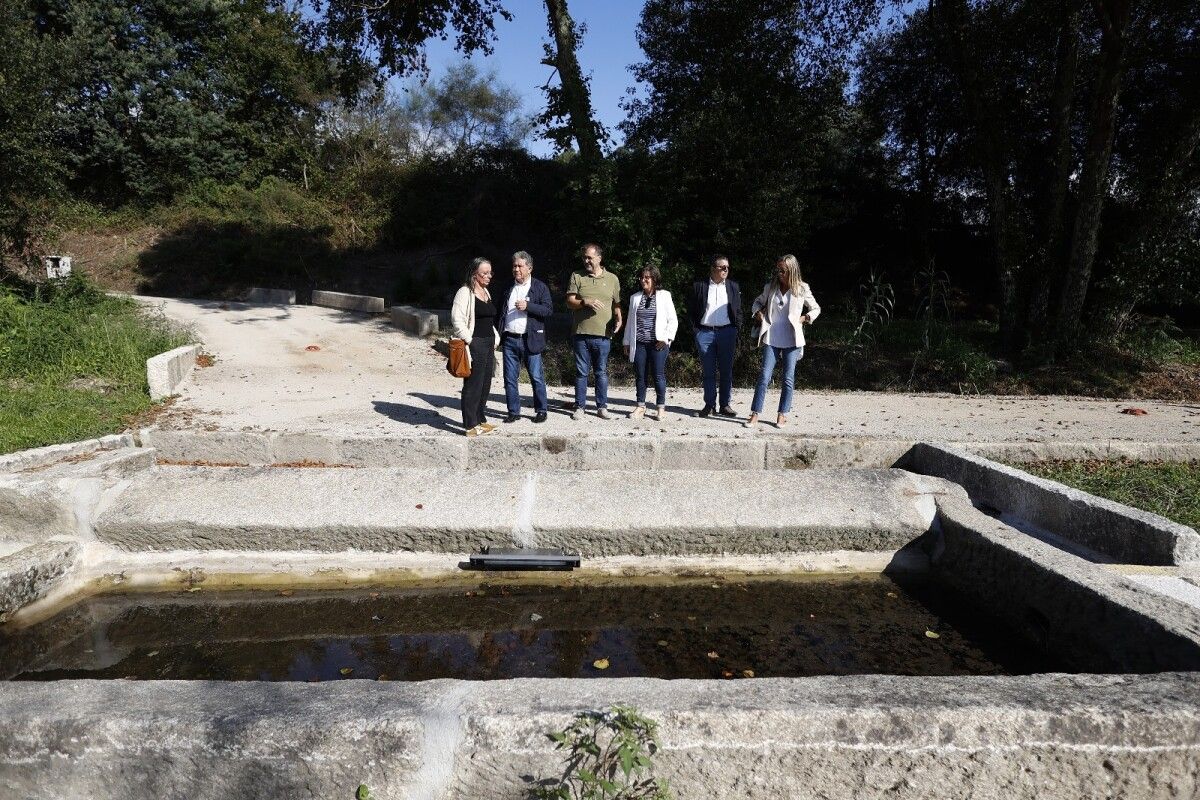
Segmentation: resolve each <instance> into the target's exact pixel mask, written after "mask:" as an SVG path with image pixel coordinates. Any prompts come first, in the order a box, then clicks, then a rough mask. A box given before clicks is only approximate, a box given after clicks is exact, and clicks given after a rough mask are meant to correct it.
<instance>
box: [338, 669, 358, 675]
mask: <svg viewBox="0 0 1200 800" xmlns="http://www.w3.org/2000/svg"><path fill="white" fill-rule="evenodd" d="M338 672H340V673H342V674H343V675H349V674H350V673H352V672H354V667H342V668H341V669H339V670H338Z"/></svg>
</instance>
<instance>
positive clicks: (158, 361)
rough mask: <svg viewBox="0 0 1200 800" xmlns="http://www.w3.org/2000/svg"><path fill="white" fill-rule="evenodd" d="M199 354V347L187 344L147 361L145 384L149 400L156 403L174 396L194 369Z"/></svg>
mask: <svg viewBox="0 0 1200 800" xmlns="http://www.w3.org/2000/svg"><path fill="white" fill-rule="evenodd" d="M199 354H200V345H198V344H189V345H185V346H183V347H176V348H175V349H174V350H168V351H167V352H165V353H159V354H158V355H156V356H153V357H152V358H149V359H147V360H146V382H147V383H148V384H149V385H150V399H151V400H154V401H156V402H157V401H158V400H165V399H166V398H168V397H170V396H171V395H173V394H175V392H176V390H177V389H178V388H179V386H180V384H182V383H183V382H184V381H185V380H186V379H187V377H188V376H189V375H191V374H192V370H193V369H195V368H196V356H198V355H199Z"/></svg>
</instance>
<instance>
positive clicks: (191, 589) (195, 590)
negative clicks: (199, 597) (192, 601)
mask: <svg viewBox="0 0 1200 800" xmlns="http://www.w3.org/2000/svg"><path fill="white" fill-rule="evenodd" d="M188 591H189V592H198V591H200V587H199V586H193V587H192V588H190V589H188Z"/></svg>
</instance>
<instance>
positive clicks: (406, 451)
mask: <svg viewBox="0 0 1200 800" xmlns="http://www.w3.org/2000/svg"><path fill="white" fill-rule="evenodd" d="M138 438H139V440H140V441H141V442H142V443H144V444H147V445H151V446H153V447H156V448H158V450H159V453H160V456H161V457H162V458H165V459H170V460H175V461H189V462H190V461H201V462H209V463H217V464H245V465H250V466H253V465H260V464H279V463H283V464H287V463H295V462H301V461H307V462H315V463H324V464H338V465H344V466H356V467H410V468H414V469H424V468H437V467H453V468H456V469H499V468H507V469H536V468H550V469H555V468H566V469H809V468H827V467H891V466H903V458H904V457H905V456H906V454H908V453H909V451H910V450H911V449H912V448H913V446H914V445H916V444H918V443H917V442H915V441H908V440H890V439H869V438H833V437H830V438H823V437H807V436H769V437H749V436H747V437H713V438H699V437H696V438H685V437H682V436H679V437H672V436H666V437H656V436H642V437H630V436H562V435H554V434H546V435H516V436H499V437H495V438H484V439H473V440H468V439H466V438H465V437H460V436H450V435H444V434H442V435H437V434H435V435H427V436H421V435H397V436H366V435H364V436H354V435H338V434H313V433H298V432H287V431H200V430H170V429H162V428H144V429H142V430H141V431H139V433H138ZM956 446H957V447H960V448H962V449H963V450H964V451H965V452H968V453H981V454H986V455H987V456H991V457H995V458H1008V459H1010V460H1014V461H1032V460H1040V459H1050V458H1102V457H1109V456H1113V455H1117V456H1123V457H1132V458H1146V459H1154V460H1171V461H1189V460H1200V444H1171V443H1154V442H1148V443H1141V444H1138V443H1133V442H1121V443H1116V442H1114V443H1099V444H1097V443H1086V442H1085V443H1077V444H1071V443H1063V442H1048V443H1044V444H1041V445H1035V444H1030V443H1028V442H1017V443H1005V442H994V443H986V444H983V443H975V444H960V445H956Z"/></svg>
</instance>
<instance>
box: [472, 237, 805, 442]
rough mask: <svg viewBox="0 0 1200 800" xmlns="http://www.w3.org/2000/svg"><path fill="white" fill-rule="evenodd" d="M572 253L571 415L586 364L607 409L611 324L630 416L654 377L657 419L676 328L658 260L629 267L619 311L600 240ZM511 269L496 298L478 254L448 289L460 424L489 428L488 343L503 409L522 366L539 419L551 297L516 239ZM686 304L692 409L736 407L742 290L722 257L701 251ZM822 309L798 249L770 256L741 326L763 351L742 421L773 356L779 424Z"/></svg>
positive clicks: (753, 419)
mask: <svg viewBox="0 0 1200 800" xmlns="http://www.w3.org/2000/svg"><path fill="white" fill-rule="evenodd" d="M582 257H583V269H582V270H581V271H578V272H573V273H572V274H571V279H570V282H569V284H568V285H567V297H566V301H567V308H569V309H570V310H571V311H572V312H573V317H574V319H573V323H572V333H571V344H572V347H573V349H574V352H575V406H574V409H573V410H572V412H571V416H572V418H573V419H576V420H579V419H583V417H584V412H585V409H586V408H587V392H588V377H589V375H594V376H595V393H594V403H595V409H596V416H598V417H600V418H601V419H611V418H612V414H611V413H610V412H609V410H608V358H609V354H610V350H611V346H612V337H613V336H616V335H621V336H622V339H621V342H622V347H623V349H624V352H625V357H626V358H628V359H629V360H630V361H631V362H633V365H634V376H635V381H636V402H637V405H636V406H635V407H634V409H633V411H632V412H631V413H630V415H629V416H630V417H631V418H634V419H639V418H643V417H645V416H646V414H647V413H648V412H647V409H646V396H647V393H648V390H649V386H650V382H651V381H653V383H654V400H655V404H654V409H653V411H652V412H650V413H652V414H653V418H654V419H657V420H659V421H662V420H664V419H665V413H666V402H667V357H668V355H669V354H670V352H671V344H672V343H673V342H674V341H675V334H676V333H677V332H678V330H679V318H678V316H677V315H676V312H675V302H674V299H673V298H672V297H671V293H670V292H669V291H667V290H666V289H663V288H662V286H661V284H662V276H661V274H660V273H659V271H658V268H657V267H653V266H649V267H643V268H642V269H641V271H640V272H639V273H638V284H639V290H638V291H636V292H634V293H633V294H632V295H631V296H630V298H629V304H628V308H627V313H622V308H621V284H620V281H618V280H617V276H616V275H614V274H613V273H612V272H609V271H608V270H606V269H605V268H604V263H603V258H604V252H603V250H602V249H601V247H600V246H599V245H597V244H595V243H589V244H586V245H584V247H583V249H582ZM512 275H513V284H512V286H511V287H510V288H509V289H508V290H507V291H505V292H504V293H503V295H502V296H500V298H499V300H500V302H498V303H497V302H494V301H493V298H492V294H491V292H490V291H489V290H488V286H489V285H490V284H491V282H492V277H493V275H492V265H491V263H490V262H489V261H488V260H487V259H484V258H476V259H475V260H474V261H472V262H471V266H470V267H469V268H468V270H467V277H466V281H465V282H464V284H463V286H462V287H461V288H460V289H459V290H458V292H457V293H456V294H455V295H454V305H453V307H452V308H451V312H450V319H451V325H452V327H453V336H454V337H455V338H458V339H463V340H464V341H465V342H467V348H466V350H467V353H468V357H469V362H470V364H471V374H470V375H469V376H468V377H466V378H464V379H463V388H462V418H463V428H464V430H465V431H466V434H467V436H478V435H480V434H484V433H489V432H491V431H493V430H495V429H496V426H495V425H493V424H491V423H490V422H488V421H487V417H486V409H487V399H488V394H489V392H490V391H491V385H492V378H493V377H494V376H493V372H494V364H495V362H494V359H493V357H492V352H493V351H494V350H496V349H499V350H500V351H501V355H502V358H501V363H502V365H503V375H504V397H505V403H506V405H507V411H508V413H507V415H506V416H505V417H504V421H505V422H506V423H511V422H516V421H517V420H519V419H520V418H521V394H520V389H519V384H518V377H519V375H520V370H521V367H522V366H524V367H525V369H526V370H527V371H528V372H529V379H530V384H531V385H532V387H533V410H534V415H533V421H534V422H539V423H540V422H545V421H546V418H547V414H548V413H549V406H548V402H547V398H546V380H545V375H544V371H543V368H542V352H543V351H544V350H545V347H546V320H547V319H548V318H549V317H550V315H551V314H552V313H553V311H554V303H553V299H552V297H551V295H550V289H549V288H548V287H547V286H546V284H545V283H543V282H542V281H540V280H538V279H537V278H534V277H533V257H532V256H530V255H529V253H527V252H525V251H524V250H521V251H518V252H516V253H513V256H512ZM687 313H688V316H689V318H690V320H691V323H692V327H693V329H694V331H695V337H696V349H697V351H698V352H699V354H700V363H701V365H702V368H703V374H704V407H703V408H701V409H700V410H699V411H697V412H696V415H697V416H700V417H707V416H710V415H714V414H715V415H717V416H722V417H736V416H737V414H736V413H735V412H734V410H733V407H732V395H733V359H734V352H735V350H736V348H737V337H738V331H739V330H740V329H741V328H742V327H743V320H742V307H741V294H740V291H739V288H738V285H737V283H736V282H735V281H733V280H731V279H730V278H729V259H728V258H726V257H725V256H714V257H713V258H712V259H711V260H710V262H709V274H708V278H707V280H705V279H701V280H698V281H696V282H695V283H694V284H693V285H692V289H691V292H690V293H689V294H688V296H687ZM820 313H821V307H820V306H819V305H817V301H816V298H814V297H813V294H812V290H811V289H809V287H808V284H806V283H805V282H804V281H803V280H802V279H801V277H800V265H799V262H797V260H796V257H795V256H792V255H786V256H780V257H779V258H778V259H777V261H776V263H775V272H774V275H773V276H772V277H771V279H770V280H768V281H767V283H766V285H765V286H764V287H763V290H762V292H761V293H760V294H759V295H758V296H757V297H756V298H755V299H754V302H753V303H752V304H751V306H750V315H751V322H752V324H753V328H752V329H751V330H752V333H753V336H754V337H755V341H756V343H757V345H758V346H760V347H762V348H763V363H762V370H761V372H760V373H759V377H758V384H757V386H756V387H755V389H754V400H753V402H752V403H751V405H750V416H749V418H748V419H747V420H746V421H745V424H746V425H747V426H748V427H750V428H754V427H755V426H757V424H758V418H759V415H760V414H761V413H762V411H763V406H764V404H765V402H766V394H767V387H768V385H769V384H770V382H771V378H772V376H773V374H774V372H775V368H776V366H779V367H780V368H781V372H782V375H781V383H782V390H781V392H780V395H779V410H778V417H777V419H776V424H777V425H779V426H781V427H782V426H783V425H786V424H787V414H788V413H789V412H790V411H791V407H792V391H793V388H794V385H795V373H796V364H797V363H798V362H799V361H800V359H801V358H802V357H803V356H804V326H805V325H806V324H809V323H811V322H812V321H813V320H815V319H816V318H817V315H818V314H820Z"/></svg>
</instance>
